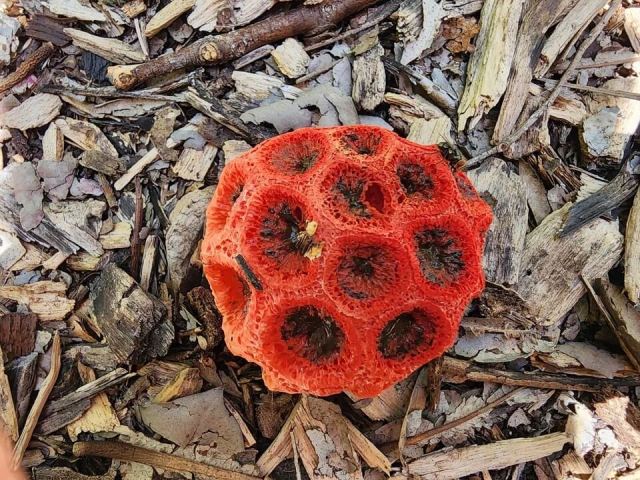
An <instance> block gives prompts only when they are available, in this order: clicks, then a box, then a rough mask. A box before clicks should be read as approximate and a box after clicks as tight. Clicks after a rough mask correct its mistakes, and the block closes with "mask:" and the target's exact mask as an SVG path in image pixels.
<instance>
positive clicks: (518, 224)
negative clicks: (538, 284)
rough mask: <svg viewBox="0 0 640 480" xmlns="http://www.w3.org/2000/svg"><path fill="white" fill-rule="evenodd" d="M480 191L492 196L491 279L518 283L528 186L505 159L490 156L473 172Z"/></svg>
mask: <svg viewBox="0 0 640 480" xmlns="http://www.w3.org/2000/svg"><path fill="white" fill-rule="evenodd" d="M468 175H469V179H470V180H471V181H472V182H473V184H474V186H475V187H476V190H477V191H478V193H480V194H481V195H482V194H487V197H488V198H491V202H492V205H491V207H492V209H493V222H492V224H491V227H490V228H489V231H488V232H487V236H486V239H485V247H484V256H483V267H484V271H485V275H486V278H487V280H488V281H490V282H493V283H498V284H509V285H515V284H516V283H518V277H519V274H520V260H521V257H522V251H523V250H524V242H525V237H526V234H527V225H528V220H529V210H528V208H527V192H526V185H525V183H524V181H523V180H522V178H521V177H520V176H519V175H518V174H517V173H515V171H513V170H512V169H511V168H510V167H509V164H507V163H506V162H505V161H504V160H500V159H498V158H492V159H489V160H488V161H487V162H485V163H484V164H483V165H482V166H481V167H480V168H477V169H476V170H472V171H471V172H469V174H468Z"/></svg>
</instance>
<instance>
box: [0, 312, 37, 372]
mask: <svg viewBox="0 0 640 480" xmlns="http://www.w3.org/2000/svg"><path fill="white" fill-rule="evenodd" d="M37 323H38V318H37V317H36V316H35V315H34V314H32V313H28V314H25V313H4V314H0V347H2V351H3V352H4V354H5V355H6V356H7V358H8V359H9V360H13V359H14V358H16V357H22V356H24V355H28V354H30V353H31V352H33V348H34V347H35V344H36V325H37Z"/></svg>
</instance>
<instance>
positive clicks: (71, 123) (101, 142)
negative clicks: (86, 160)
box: [55, 117, 118, 158]
mask: <svg viewBox="0 0 640 480" xmlns="http://www.w3.org/2000/svg"><path fill="white" fill-rule="evenodd" d="M55 123H56V126H58V128H60V130H61V131H62V134H63V135H64V136H65V138H67V139H69V140H70V141H71V142H72V143H74V144H75V145H77V146H78V147H79V148H81V149H82V150H100V151H101V152H102V153H104V154H105V155H110V156H111V157H116V158H117V157H118V151H117V150H116V148H115V147H114V146H113V145H112V144H111V142H110V141H109V139H108V138H107V137H106V136H105V134H104V133H102V132H101V131H100V129H99V128H98V127H96V126H95V125H94V124H92V123H89V122H85V121H82V120H74V119H72V118H69V117H63V118H60V119H58V120H56V122H55Z"/></svg>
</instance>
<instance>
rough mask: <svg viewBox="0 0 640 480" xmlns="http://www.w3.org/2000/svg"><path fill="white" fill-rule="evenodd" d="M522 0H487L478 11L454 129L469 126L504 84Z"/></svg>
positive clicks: (490, 105)
mask: <svg viewBox="0 0 640 480" xmlns="http://www.w3.org/2000/svg"><path fill="white" fill-rule="evenodd" d="M522 5H523V0H515V1H509V0H489V1H486V2H484V4H483V7H482V12H481V14H480V33H479V34H478V38H477V40H476V46H475V50H474V51H473V53H472V54H471V59H470V60H469V63H468V65H467V79H466V84H465V89H464V93H463V95H462V99H461V100H460V105H459V106H458V130H459V131H463V130H464V129H465V128H466V126H467V122H468V124H469V129H473V128H474V127H475V125H476V124H477V123H478V121H479V120H480V119H481V118H482V117H483V116H484V115H485V114H486V113H487V112H488V111H489V110H491V109H492V108H493V107H495V106H496V104H497V103H498V101H499V100H500V98H501V97H502V95H503V94H504V92H505V90H506V88H507V80H508V78H509V71H510V69H511V63H512V61H513V55H514V53H515V48H516V38H517V33H518V23H519V21H520V15H521V13H522Z"/></svg>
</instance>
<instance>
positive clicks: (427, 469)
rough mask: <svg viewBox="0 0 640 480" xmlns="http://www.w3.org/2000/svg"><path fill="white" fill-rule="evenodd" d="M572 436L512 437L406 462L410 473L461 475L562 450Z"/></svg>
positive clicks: (442, 478)
mask: <svg viewBox="0 0 640 480" xmlns="http://www.w3.org/2000/svg"><path fill="white" fill-rule="evenodd" d="M570 441H571V438H570V437H569V435H567V434H566V433H563V432H558V433H551V434H549V435H542V436H540V437H535V438H514V439H509V440H502V441H499V442H495V443H490V444H488V445H473V446H471V447H465V448H458V449H456V450H453V451H443V452H435V453H430V454H428V455H426V456H424V457H422V458H419V459H418V460H415V461H413V462H411V463H409V465H408V471H409V473H410V474H412V475H416V476H419V477H421V478H430V479H434V480H449V479H457V478H462V477H465V476H467V475H471V474H472V473H476V472H478V471H481V470H485V469H486V470H499V469H502V468H506V467H509V466H511V465H516V464H519V463H524V462H529V461H532V460H536V459H538V458H542V457H547V456H549V455H551V454H553V453H555V452H558V451H560V450H562V448H563V447H564V445H565V444H567V443H569V442H570Z"/></svg>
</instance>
